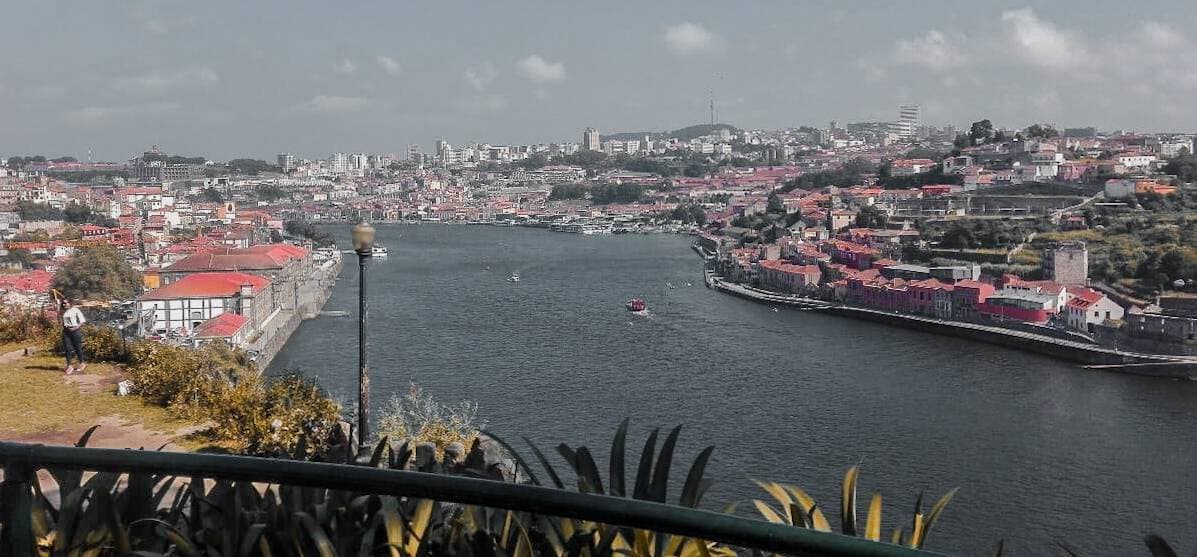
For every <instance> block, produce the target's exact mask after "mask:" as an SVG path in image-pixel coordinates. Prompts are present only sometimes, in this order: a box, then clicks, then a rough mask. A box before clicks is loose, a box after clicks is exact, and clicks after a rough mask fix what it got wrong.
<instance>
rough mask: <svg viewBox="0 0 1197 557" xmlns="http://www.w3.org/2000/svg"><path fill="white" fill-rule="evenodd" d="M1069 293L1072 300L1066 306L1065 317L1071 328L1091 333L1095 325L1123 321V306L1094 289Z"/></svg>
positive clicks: (1071, 289) (1076, 289)
mask: <svg viewBox="0 0 1197 557" xmlns="http://www.w3.org/2000/svg"><path fill="white" fill-rule="evenodd" d="M1068 292H1069V294H1071V295H1072V298H1070V299H1069V300H1068V303H1067V304H1065V306H1064V316H1065V319H1066V322H1067V323H1068V326H1069V327H1070V328H1073V329H1076V330H1078V331H1085V332H1090V331H1092V330H1093V326H1094V325H1100V324H1102V323H1105V322H1106V321H1121V320H1122V317H1123V313H1124V312H1123V309H1122V306H1120V305H1118V304H1117V303H1115V302H1114V301H1113V300H1111V299H1110V298H1109V297H1108V296H1106V295H1105V294H1102V293H1101V292H1098V291H1096V290H1093V289H1092V288H1070V289H1069V290H1068Z"/></svg>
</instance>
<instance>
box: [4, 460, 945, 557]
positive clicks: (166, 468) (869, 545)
mask: <svg viewBox="0 0 1197 557" xmlns="http://www.w3.org/2000/svg"><path fill="white" fill-rule="evenodd" d="M0 464H2V465H3V467H4V476H5V478H4V483H3V485H2V486H0V498H2V499H3V500H0V508H2V509H3V514H0V521H2V523H3V539H2V540H0V554H2V555H6V556H10V555H11V556H15V557H16V556H24V555H32V548H33V540H32V524H31V519H30V516H31V512H30V511H31V505H32V497H33V491H32V485H31V484H32V482H35V481H37V477H36V473H35V472H36V470H38V469H43V468H44V469H67V470H81V471H94V472H110V473H148V474H169V475H172V476H179V477H194V478H206V479H220V480H233V481H250V482H261V483H270V484H279V485H295V486H304V487H313V488H325V489H333V490H343V491H347V492H357V493H372V494H379V495H393V496H403V497H414V498H421V499H433V500H436V501H442V502H453V503H459V504H466V505H476V506H482V507H491V508H496V509H505V510H513V511H525V512H531V513H536V514H541V515H550V516H558V517H565V518H573V519H579V520H586V521H590V522H597V523H603V524H608V525H613V526H624V527H632V528H638V529H643V530H650V531H655V532H662V533H668V534H676V535H682V536H689V537H693V538H697V539H702V540H708V541H712V542H721V543H725V544H728V545H732V546H736V547H743V548H750V549H757V550H762V551H773V552H778V553H785V554H800V555H805V556H876V557H890V556H893V557H899V556H903V557H914V556H930V555H936V554H935V553H930V552H926V551H920V550H915V549H910V548H906V547H902V546H898V545H893V544H886V543H877V542H871V541H868V540H865V539H862V538H855V537H851V536H845V535H840V534H832V533H826V532H818V531H815V530H808V529H804V528H798V527H793V526H786V525H782V524H773V523H769V522H765V521H762V520H754V519H749V518H744V517H739V516H733V515H729V514H720V513H715V512H710V511H704V510H698V509H691V508H686V507H680V506H674V505H666V504H661V503H654V502H649V501H642V500H636V499H627V498H621V497H612V496H606V495H595V494H587V493H579V492H572V491H566V490H562V489H553V488H546V487H540V486H534V485H526V484H514V483H505V482H500V481H493V480H482V479H474V478H466V477H461V476H451V475H442V474H429V473H424V472H412V471H406V470H388V469H381V468H371V467H366V466H356V465H347V464H328V463H318V462H304V461H295V460H280V459H270V458H257V457H245V456H229V455H208V454H194V453H172V452H158V451H137V450H129V449H95V448H82V447H64V446H48V445H40V444H27V443H11V442H3V441H0Z"/></svg>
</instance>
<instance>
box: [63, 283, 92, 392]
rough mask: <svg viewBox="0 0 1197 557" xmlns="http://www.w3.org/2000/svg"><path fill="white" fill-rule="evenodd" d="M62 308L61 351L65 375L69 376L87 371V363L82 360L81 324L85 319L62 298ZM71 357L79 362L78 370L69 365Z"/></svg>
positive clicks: (72, 305) (68, 301)
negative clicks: (63, 353)
mask: <svg viewBox="0 0 1197 557" xmlns="http://www.w3.org/2000/svg"><path fill="white" fill-rule="evenodd" d="M62 308H63V311H62V350H63V352H65V353H66V365H67V367H66V374H67V375H70V374H72V373H75V372H76V371H83V370H84V369H87V362H85V361H84V360H83V324H84V323H87V319H85V318H84V317H83V312H82V311H80V310H79V308H78V307H76V306H75V304H73V303H71V300H70V298H63V300H62ZM72 355H73V356H74V357H75V359H77V360H78V362H79V367H78V368H76V367H75V366H73V365H71V356H72Z"/></svg>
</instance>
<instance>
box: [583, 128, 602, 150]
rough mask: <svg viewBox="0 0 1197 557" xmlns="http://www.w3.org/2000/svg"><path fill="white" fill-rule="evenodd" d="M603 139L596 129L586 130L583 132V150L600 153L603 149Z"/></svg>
mask: <svg viewBox="0 0 1197 557" xmlns="http://www.w3.org/2000/svg"><path fill="white" fill-rule="evenodd" d="M601 142H602V139H601V138H600V137H599V132H598V130H596V129H594V128H586V130H585V131H583V132H582V150H583V151H598V150H600V149H601V148H602V146H601Z"/></svg>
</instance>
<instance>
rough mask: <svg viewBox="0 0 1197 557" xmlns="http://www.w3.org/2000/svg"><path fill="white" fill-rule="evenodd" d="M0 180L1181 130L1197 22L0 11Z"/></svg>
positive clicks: (513, 11) (1068, 12)
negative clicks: (115, 168) (292, 157)
mask: <svg viewBox="0 0 1197 557" xmlns="http://www.w3.org/2000/svg"><path fill="white" fill-rule="evenodd" d="M3 19H4V21H5V22H6V25H5V30H4V32H2V33H0V53H3V54H0V157H3V156H8V155H31V154H44V155H47V156H58V155H74V156H77V157H79V158H80V159H84V158H85V157H86V156H87V154H88V153H89V152H91V153H92V156H93V158H94V159H95V160H114V161H123V160H126V159H128V158H130V157H132V156H134V155H136V154H138V153H140V152H141V151H144V150H145V149H147V148H148V147H150V146H151V145H159V146H160V147H161V148H162V149H163V150H164V151H166V152H170V153H178V154H185V155H204V156H207V157H209V158H212V159H214V160H226V159H228V158H234V157H244V156H248V157H254V158H264V159H268V160H272V159H273V158H274V155H275V154H277V153H280V152H291V153H295V154H296V155H299V156H305V157H325V156H327V155H328V154H329V153H333V152H368V153H386V152H390V153H403V152H405V151H406V146H407V145H408V144H410V143H418V144H420V145H422V146H423V148H424V150H425V151H426V152H427V151H430V150H431V147H432V144H433V142H434V141H436V140H437V139H444V140H446V141H449V142H450V143H453V144H466V143H470V142H482V141H485V142H489V143H493V144H522V143H536V142H559V141H572V142H577V141H579V140H580V139H581V133H582V130H583V129H584V128H585V127H587V126H594V127H596V128H598V129H599V130H600V131H601V132H616V131H665V130H671V129H676V128H680V127H684V126H687V125H691V124H696V123H704V122H706V121H708V119H709V112H708V102H709V100H710V99H711V98H712V97H713V98H714V99H715V104H716V118H717V120H719V121H721V122H727V123H730V124H734V125H736V126H739V127H742V128H751V129H780V128H787V127H796V126H801V125H814V126H820V127H825V126H827V123H828V122H829V121H830V120H836V121H838V122H840V123H841V125H842V124H843V123H847V122H856V121H883V120H884V121H888V120H893V119H896V117H897V110H898V105H900V104H905V103H912V104H918V105H920V106H921V107H922V120H923V122H924V123H928V124H932V125H940V126H942V125H949V124H951V125H955V126H957V127H958V128H959V127H966V126H967V125H968V124H969V123H970V122H972V121H975V120H979V119H982V118H989V119H991V120H992V121H993V122H994V124H995V125H997V126H999V127H1009V128H1014V127H1023V126H1026V125H1029V124H1031V123H1036V122H1045V123H1052V124H1055V125H1057V126H1059V127H1065V126H1068V127H1076V126H1087V125H1093V126H1097V127H1098V128H1101V129H1108V130H1112V129H1130V130H1140V131H1194V129H1197V110H1194V109H1193V102H1192V99H1193V98H1194V93H1195V92H1197V56H1195V55H1194V53H1195V50H1194V46H1195V44H1197V37H1194V36H1193V33H1191V32H1190V30H1191V29H1193V28H1194V24H1197V2H1192V1H1190V0H1177V1H1170V2H1164V1H1156V2H1150V1H1149V2H1084V1H1081V2H1040V3H1035V2H1027V1H1026V0H1024V1H1022V2H1002V1H989V2H958V1H951V2H948V1H942V2H941V1H934V0H925V1H924V0H920V1H913V0H910V1H901V0H898V1H894V0H888V1H876V2H869V1H858V2H844V1H837V2H833V1H790V0H776V1H761V2H728V1H726V0H723V1H719V2H707V1H704V0H685V1H683V0H661V1H654V2H645V1H639V2H637V1H627V2H625V1H622V0H608V1H606V2H585V3H583V2H548V1H537V2H532V1H527V2H525V1H521V0H510V1H507V2H458V1H451V0H450V1H444V2H419V3H416V2H404V1H398V0H390V1H382V0H358V1H354V2H327V1H326V2H315V1H306V0H290V1H275V0H255V1H253V2H244V1H239V0H238V1H233V0H212V1H205V2H187V1H182V0H141V1H115V0H105V1H101V0H95V1H86V2H85V1H71V2H67V1H58V0H29V1H25V0H8V1H6V2H5V10H4V15H3Z"/></svg>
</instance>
